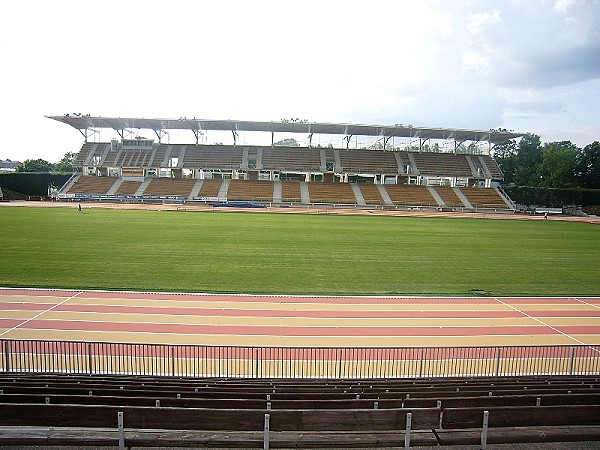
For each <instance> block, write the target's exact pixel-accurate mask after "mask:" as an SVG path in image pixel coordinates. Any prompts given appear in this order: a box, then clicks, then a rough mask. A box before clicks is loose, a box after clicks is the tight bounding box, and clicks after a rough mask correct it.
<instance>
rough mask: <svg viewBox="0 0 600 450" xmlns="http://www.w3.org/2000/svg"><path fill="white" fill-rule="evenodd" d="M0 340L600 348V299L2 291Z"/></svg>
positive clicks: (257, 344) (0, 295) (240, 344)
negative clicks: (577, 345) (591, 346)
mask: <svg viewBox="0 0 600 450" xmlns="http://www.w3.org/2000/svg"><path fill="white" fill-rule="evenodd" d="M0 338H4V339H40V340H72V341H95V342H127V343H161V344H199V345H232V346H265V347H267V346H268V347H271V346H304V347H311V346H332V347H333V346H335V347H380V346H385V347H414V346H427V347H433V346H436V347H438V346H457V347H458V346H487V345H491V346H497V345H498V346H499V345H508V346H510V345H574V344H587V345H598V344H600V297H562V298H538V297H536V298H521V297H519V298H494V297H477V298H474V297H452V298H450V297H306V296H248V295H216V294H164V293H138V292H105V291H66V290H64V291H63V290H34V289H2V288H0Z"/></svg>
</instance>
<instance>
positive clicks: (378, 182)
mask: <svg viewBox="0 0 600 450" xmlns="http://www.w3.org/2000/svg"><path fill="white" fill-rule="evenodd" d="M51 118H52V119H54V120H57V121H60V122H63V123H65V124H68V125H70V126H72V127H74V128H76V129H77V130H78V131H80V132H81V133H82V135H83V136H84V137H85V143H84V145H83V147H82V148H81V151H80V152H79V155H78V157H77V159H76V161H75V164H76V165H77V166H78V167H80V168H81V170H82V173H83V176H78V177H74V178H73V180H71V181H70V182H69V183H67V184H66V185H65V186H64V187H63V188H62V189H61V191H60V192H59V193H58V196H59V198H76V199H93V200H97V199H111V200H115V199H116V200H140V201H152V200H154V201H156V200H159V201H162V200H171V201H181V202H194V201H196V202H198V201H200V202H202V201H204V202H207V201H209V202H225V203H229V202H256V203H259V204H269V205H271V204H275V205H298V204H299V205H309V204H310V205H314V204H319V205H347V206H353V207H380V208H396V207H419V206H421V207H428V208H431V207H435V208H451V209H455V208H458V209H491V210H511V208H512V205H511V201H510V199H509V198H508V197H507V196H506V195H505V194H503V193H502V192H501V190H500V184H499V182H500V181H501V179H502V175H501V173H500V170H499V168H498V165H497V164H496V163H495V161H494V160H493V159H492V158H491V157H490V155H489V152H490V149H491V148H492V147H493V145H494V144H497V143H499V142H504V141H506V140H507V139H511V138H515V137H519V136H521V134H518V133H511V132H507V131H489V132H482V131H470V130H456V129H436V128H417V127H412V126H408V125H407V126H404V125H396V126H393V127H389V126H375V125H349V124H330V123H311V122H304V121H293V122H292V121H282V122H250V121H245V122H241V121H231V120H188V119H183V118H182V119H179V120H165V119H162V120H161V119H156V120H152V119H136V118H131V119H118V118H102V117H89V116H81V115H79V116H70V115H68V116H67V115H65V116H53V117H51ZM102 128H109V129H112V130H114V131H116V132H118V134H119V136H120V137H121V140H120V141H119V140H116V139H115V140H112V141H111V142H104V143H93V142H88V136H89V135H90V133H91V131H90V130H94V131H97V130H99V129H102ZM131 129H146V130H151V131H152V132H154V133H155V134H156V136H157V138H158V142H155V141H154V140H153V139H147V138H141V137H139V136H138V137H137V138H133V139H126V138H125V137H126V136H128V135H130V134H132V131H131ZM172 130H178V131H181V130H186V131H189V132H190V133H189V134H190V136H192V133H193V136H194V138H195V142H193V141H192V144H191V145H184V144H173V145H170V144H165V143H163V142H162V139H163V138H164V136H165V135H168V133H169V132H170V131H172ZM209 131H213V132H214V131H217V132H228V133H231V136H232V139H233V143H232V144H231V145H201V144H199V139H200V138H201V137H202V136H203V135H204V134H207V133H208V132H209ZM243 132H246V133H262V134H263V135H264V134H266V135H267V136H269V135H270V138H271V142H270V144H268V143H267V145H264V146H257V145H252V146H250V145H243V144H239V145H238V143H237V141H238V139H239V136H240V134H241V133H243ZM290 133H293V134H294V135H296V136H297V135H300V136H303V137H306V139H307V140H308V143H309V145H308V146H307V147H284V146H279V145H278V146H276V145H275V143H276V141H275V139H276V138H275V136H276V135H280V136H281V135H289V134H290ZM315 135H316V136H317V137H319V140H320V136H321V135H324V136H337V137H338V138H339V139H338V141H340V142H345V144H346V148H335V147H333V145H330V146H328V147H321V146H320V145H319V147H313V146H312V141H313V137H314V136H315ZM358 137H361V138H364V137H375V138H376V139H377V142H378V143H379V145H380V146H381V148H382V149H381V150H365V149H357V148H353V149H350V148H349V147H350V143H351V142H352V138H358ZM315 139H316V137H315ZM396 139H398V140H404V141H406V143H407V145H406V147H408V148H409V151H406V150H405V151H397V150H396V149H397V147H396V146H395V145H394V144H395V140H396ZM283 142H285V141H283ZM355 142H357V141H355ZM440 143H441V144H442V147H440ZM444 147H449V148H450V149H452V152H441V151H440V150H441V149H443V148H444ZM486 147H487V148H486ZM459 149H464V151H466V150H467V149H470V151H471V152H473V154H468V153H459V152H458V150H459ZM434 150H435V151H434ZM90 176H91V177H90Z"/></svg>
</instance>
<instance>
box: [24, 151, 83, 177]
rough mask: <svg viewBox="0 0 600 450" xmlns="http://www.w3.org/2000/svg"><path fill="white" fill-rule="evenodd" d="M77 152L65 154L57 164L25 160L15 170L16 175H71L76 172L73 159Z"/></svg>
mask: <svg viewBox="0 0 600 450" xmlns="http://www.w3.org/2000/svg"><path fill="white" fill-rule="evenodd" d="M76 157H77V152H67V153H65V156H63V157H62V159H61V160H60V161H59V162H57V163H54V164H53V163H50V162H48V161H46V160H45V159H41V158H40V159H26V160H25V161H23V162H22V163H21V164H19V165H18V166H17V167H16V168H15V172H17V173H56V172H57V173H72V172H76V171H77V168H76V167H75V165H74V164H75V158H76Z"/></svg>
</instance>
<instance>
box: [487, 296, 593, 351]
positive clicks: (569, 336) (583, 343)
mask: <svg viewBox="0 0 600 450" xmlns="http://www.w3.org/2000/svg"><path fill="white" fill-rule="evenodd" d="M495 299H496V300H497V301H498V302H500V303H502V304H503V305H506V306H508V307H509V308H511V309H513V310H515V311H517V312H519V313H521V314H523V315H524V316H525V317H529V318H530V319H533V320H535V321H536V322H539V323H540V324H542V325H544V326H546V327H548V328H550V329H551V330H554V331H556V332H557V333H559V334H562V335H563V336H565V337H567V338H569V339H572V340H574V341H575V342H577V343H579V344H581V345H586V346H589V347H590V349H592V350H594V351H596V352H598V353H600V352H599V351H598V350H596V349H593V348H592V347H591V346H590V344H586V343H585V342H583V341H580V340H579V339H577V338H575V337H573V336H571V335H569V334H567V333H564V332H562V331H560V330H559V329H558V328H555V327H553V326H552V325H549V324H547V323H546V322H544V321H543V320H540V319H538V318H537V317H533V316H531V315H529V314H527V313H526V312H525V311H521V310H520V309H519V308H516V307H514V306H512V305H509V304H508V303H506V302H503V301H502V300H501V299H500V298H498V297H495Z"/></svg>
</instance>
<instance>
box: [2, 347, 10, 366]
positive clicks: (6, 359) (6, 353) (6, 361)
mask: <svg viewBox="0 0 600 450" xmlns="http://www.w3.org/2000/svg"><path fill="white" fill-rule="evenodd" d="M3 342H4V352H3V353H4V371H5V372H10V350H9V345H8V341H3Z"/></svg>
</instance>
